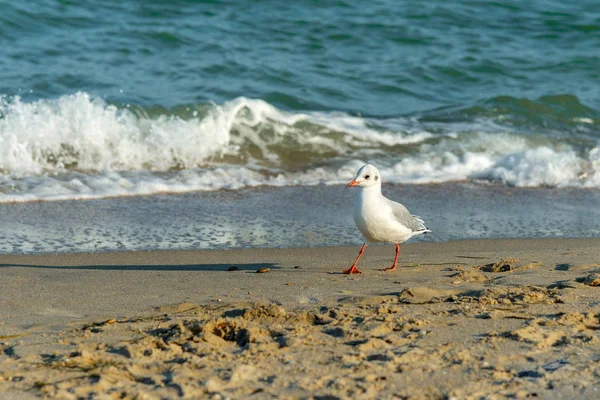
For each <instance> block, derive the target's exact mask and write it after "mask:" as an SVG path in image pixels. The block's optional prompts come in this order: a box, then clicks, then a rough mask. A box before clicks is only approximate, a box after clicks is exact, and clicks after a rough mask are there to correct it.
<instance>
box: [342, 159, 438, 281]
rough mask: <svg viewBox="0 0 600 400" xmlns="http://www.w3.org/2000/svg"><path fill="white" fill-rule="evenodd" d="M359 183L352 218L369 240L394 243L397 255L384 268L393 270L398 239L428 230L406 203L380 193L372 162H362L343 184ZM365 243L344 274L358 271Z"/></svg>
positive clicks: (377, 173) (400, 240)
mask: <svg viewBox="0 0 600 400" xmlns="http://www.w3.org/2000/svg"><path fill="white" fill-rule="evenodd" d="M351 186H359V189H360V190H359V192H358V194H357V195H356V200H355V201H354V222H356V226H357V227H358V230H360V233H362V235H363V236H364V237H365V239H366V241H367V242H368V243H373V242H387V243H395V244H396V257H395V258H394V264H392V266H391V267H389V268H385V269H383V271H393V270H395V269H396V267H397V264H398V254H400V243H404V242H406V241H407V240H408V239H410V238H411V237H413V236H418V235H422V234H423V233H426V232H431V231H430V230H429V229H427V227H426V226H425V223H424V222H423V220H422V219H421V218H419V217H417V216H415V215H411V214H410V213H409V212H408V210H407V209H406V207H404V206H403V205H402V204H400V203H396V202H395V201H391V200H389V199H388V198H386V197H385V196H384V195H382V194H381V174H380V173H379V170H378V169H377V168H375V166H374V165H371V164H366V165H363V166H362V167H361V168H360V169H359V170H358V172H357V173H356V178H354V180H353V181H352V182H350V183H349V184H348V185H347V186H346V187H351ZM366 246H367V243H364V244H363V245H362V247H361V248H360V251H359V252H358V257H356V261H354V264H352V266H351V267H350V268H348V269H346V270H344V271H342V273H343V274H360V273H361V272H360V271H359V270H358V268H356V264H357V263H358V260H359V259H360V256H362V254H363V252H364V251H365V247H366Z"/></svg>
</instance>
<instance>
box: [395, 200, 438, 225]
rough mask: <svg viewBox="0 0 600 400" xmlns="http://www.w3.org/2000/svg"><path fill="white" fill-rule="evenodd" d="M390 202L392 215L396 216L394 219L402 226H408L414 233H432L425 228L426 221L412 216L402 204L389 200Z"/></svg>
mask: <svg viewBox="0 0 600 400" xmlns="http://www.w3.org/2000/svg"><path fill="white" fill-rule="evenodd" d="M388 201H389V202H390V205H391V206H392V213H393V214H394V217H395V218H396V220H397V221H398V222H400V223H401V224H402V225H404V226H406V227H407V228H408V229H410V230H412V231H413V232H419V231H426V232H430V230H429V229H427V227H426V226H425V221H423V220H422V219H421V218H420V217H417V216H416V215H411V214H410V212H408V209H407V208H406V207H404V206H403V205H402V204H400V203H396V202H395V201H391V200H389V199H388Z"/></svg>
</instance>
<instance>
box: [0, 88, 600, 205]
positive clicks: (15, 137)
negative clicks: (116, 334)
mask: <svg viewBox="0 0 600 400" xmlns="http://www.w3.org/2000/svg"><path fill="white" fill-rule="evenodd" d="M367 161H368V162H373V163H375V164H377V165H378V166H379V167H380V169H381V171H382V174H383V175H384V177H385V179H386V181H387V182H392V183H415V184H422V183H432V182H447V181H459V180H484V181H490V182H498V183H502V184H507V185H515V186H557V187H564V186H580V187H600V176H598V174H596V171H597V170H598V169H599V168H600V150H598V147H596V146H590V147H589V148H588V149H585V150H581V148H579V149H577V150H576V149H575V148H573V147H571V146H569V145H568V144H565V143H562V142H561V141H559V140H556V139H554V140H553V139H551V138H547V137H544V136H541V135H538V136H535V135H528V136H523V135H519V133H518V132H515V131H514V130H511V129H509V128H504V127H502V126H499V125H497V124H496V123H495V122H493V121H490V120H480V121H475V122H452V123H446V122H435V123H433V122H422V121H421V120H420V119H419V118H416V117H410V118H389V119H376V118H363V117H358V116H351V115H348V114H345V113H340V112H333V113H324V112H305V113H294V112H285V111H281V110H279V109H277V108H276V107H274V106H272V105H270V104H268V103H266V102H264V101H262V100H254V99H247V98H243V97H242V98H238V99H235V100H232V101H230V102H227V103H224V104H222V105H213V106H212V107H208V108H207V107H204V109H201V110H200V112H199V115H196V116H195V117H192V118H186V119H183V118H180V117H178V116H175V115H156V116H149V117H148V116H138V115H137V114H136V113H134V112H132V111H129V109H127V108H117V107H115V106H113V105H109V104H106V103H105V102H103V101H102V100H100V99H95V98H92V97H90V96H89V95H87V94H85V93H77V94H73V95H70V96H63V97H60V98H58V99H56V100H41V101H37V102H31V103H27V102H23V101H21V100H19V99H18V98H16V99H6V98H4V99H0V202H14V201H16V202H18V201H33V200H60V199H91V198H102V197H111V196H127V195H147V194H153V193H161V192H172V193H181V192H189V191H197V190H220V189H239V188H243V187H253V186H259V185H271V186H284V185H315V184H319V183H326V184H337V183H345V182H346V181H348V180H349V179H350V178H351V177H352V176H353V175H354V173H355V171H356V170H357V169H358V167H360V165H361V164H362V163H363V162H367ZM315 165H317V166H315Z"/></svg>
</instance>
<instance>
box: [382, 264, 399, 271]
mask: <svg viewBox="0 0 600 400" xmlns="http://www.w3.org/2000/svg"><path fill="white" fill-rule="evenodd" d="M395 270H396V266H395V265H392V266H391V267H387V268H382V269H380V271H395Z"/></svg>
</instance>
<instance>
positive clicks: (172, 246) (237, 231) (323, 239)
mask: <svg viewBox="0 0 600 400" xmlns="http://www.w3.org/2000/svg"><path fill="white" fill-rule="evenodd" d="M383 192H384V194H385V195H386V196H387V197H389V198H390V199H393V200H395V201H399V202H401V203H402V204H404V205H405V206H406V207H407V208H408V209H409V210H410V212H411V213H412V214H415V215H419V216H420V217H422V218H423V219H424V220H425V222H426V224H427V227H428V228H429V229H431V230H432V231H433V232H432V233H431V234H428V235H426V236H425V237H421V238H418V239H415V240H414V242H418V243H420V242H444V241H449V240H462V239H481V238H488V239H489V238H551V237H561V238H562V237H600V227H598V226H597V224H595V221H596V220H598V219H600V210H599V209H598V207H597V206H596V205H597V204H598V201H600V191H597V190H595V191H593V190H592V191H582V190H579V189H561V190H547V189H544V188H542V189H540V188H509V187H499V186H493V187H487V186H486V187H482V186H478V185H472V184H464V183H462V184H437V185H406V186H404V185H400V186H399V185H384V187H383ZM355 195H356V193H355V192H354V191H353V190H350V189H348V190H346V189H344V187H343V186H340V185H330V186H326V185H319V186H311V187H282V188H264V187H263V188H259V189H241V190H238V191H224V192H198V193H189V194H182V195H156V196H143V197H130V198H117V199H104V200H88V201H68V202H42V203H22V204H9V205H8V204H0V224H2V226H3V230H2V232H0V254H42V253H43V254H52V253H55V252H60V253H67V254H68V253H72V252H74V251H77V252H83V253H92V252H106V251H115V250H125V251H139V250H210V249H235V248H270V247H274V248H295V247H313V246H339V245H355V244H356V245H358V244H360V243H361V236H360V233H359V232H358V230H357V229H356V226H355V224H354V221H353V218H352V204H353V201H354V198H355ZM546 210H552V212H551V213H548V212H547V211H546Z"/></svg>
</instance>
